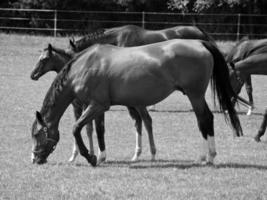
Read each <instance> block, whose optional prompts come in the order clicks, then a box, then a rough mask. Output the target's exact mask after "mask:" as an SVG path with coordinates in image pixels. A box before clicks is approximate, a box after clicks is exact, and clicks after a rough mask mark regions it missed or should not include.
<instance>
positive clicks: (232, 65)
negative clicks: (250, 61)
mask: <svg viewBox="0 0 267 200" xmlns="http://www.w3.org/2000/svg"><path fill="white" fill-rule="evenodd" d="M229 65H230V66H231V68H232V70H234V71H235V64H234V63H233V62H230V63H229Z"/></svg>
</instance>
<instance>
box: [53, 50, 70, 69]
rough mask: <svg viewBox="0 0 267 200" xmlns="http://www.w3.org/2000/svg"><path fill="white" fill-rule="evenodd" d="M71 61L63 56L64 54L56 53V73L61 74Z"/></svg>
mask: <svg viewBox="0 0 267 200" xmlns="http://www.w3.org/2000/svg"><path fill="white" fill-rule="evenodd" d="M70 60H71V57H67V56H63V55H62V54H60V53H58V52H56V53H55V57H54V71H56V72H57V73H59V72H60V71H61V70H62V69H63V67H64V66H65V65H66V64H67V62H69V61H70Z"/></svg>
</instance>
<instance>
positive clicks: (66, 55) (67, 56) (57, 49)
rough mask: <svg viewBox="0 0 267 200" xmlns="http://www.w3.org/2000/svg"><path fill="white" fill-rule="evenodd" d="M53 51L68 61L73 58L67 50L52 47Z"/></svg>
mask: <svg viewBox="0 0 267 200" xmlns="http://www.w3.org/2000/svg"><path fill="white" fill-rule="evenodd" d="M52 51H54V52H56V53H58V54H60V55H62V56H64V57H66V58H67V59H68V60H69V59H71V58H72V57H73V55H72V54H71V53H67V52H66V51H65V50H63V49H60V48H57V47H54V46H52Z"/></svg>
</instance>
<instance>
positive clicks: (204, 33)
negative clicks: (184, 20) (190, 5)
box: [196, 26, 217, 47]
mask: <svg viewBox="0 0 267 200" xmlns="http://www.w3.org/2000/svg"><path fill="white" fill-rule="evenodd" d="M196 27H197V28H198V29H199V30H200V31H201V32H202V34H203V36H204V38H203V40H205V41H209V42H211V43H212V44H213V45H214V46H215V47H217V44H216V42H215V40H214V38H213V37H212V36H211V35H210V34H208V33H207V32H206V31H205V30H204V29H203V28H201V27H199V26H196Z"/></svg>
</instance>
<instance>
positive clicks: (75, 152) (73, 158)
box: [69, 142, 79, 162]
mask: <svg viewBox="0 0 267 200" xmlns="http://www.w3.org/2000/svg"><path fill="white" fill-rule="evenodd" d="M78 153H79V151H78V146H77V144H76V142H74V144H73V149H72V154H71V157H70V158H69V162H74V161H75V158H76V157H77V156H78Z"/></svg>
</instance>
